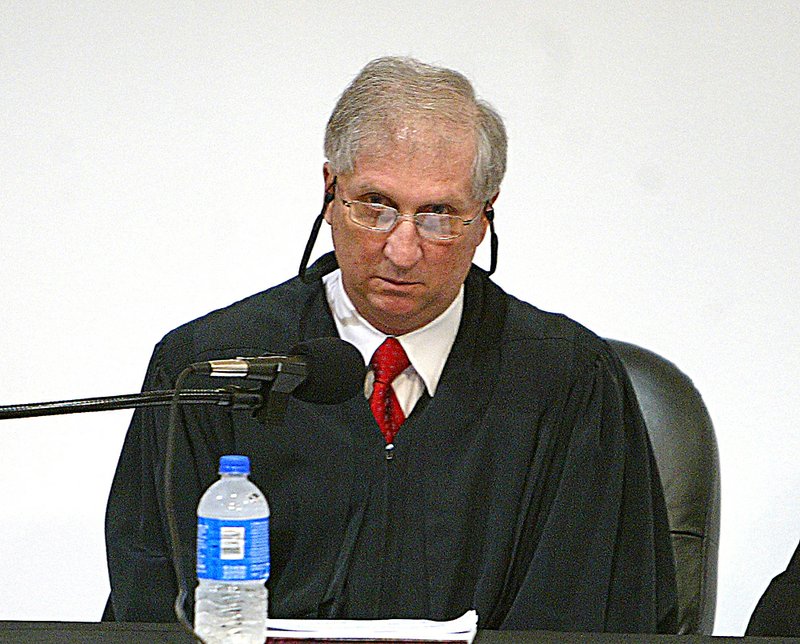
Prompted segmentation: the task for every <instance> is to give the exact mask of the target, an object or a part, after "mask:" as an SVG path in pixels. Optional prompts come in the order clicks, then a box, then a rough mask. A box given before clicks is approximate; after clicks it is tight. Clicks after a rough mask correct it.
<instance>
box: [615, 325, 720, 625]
mask: <svg viewBox="0 0 800 644" xmlns="http://www.w3.org/2000/svg"><path fill="white" fill-rule="evenodd" d="M608 342H609V344H610V345H611V346H612V347H613V349H614V350H615V351H616V353H617V355H618V356H619V357H620V359H621V360H622V363H623V364H624V365H625V369H626V371H627V372H628V375H629V377H630V379H631V382H632V383H633V388H634V390H635V391H636V397H637V398H638V400H639V406H640V407H641V409H642V414H643V416H644V420H645V424H646V425H647V432H648V434H649V436H650V442H651V443H652V445H653V452H654V454H655V459H656V463H657V465H658V471H659V474H660V475H661V482H662V484H663V486H664V496H665V497H666V502H667V514H668V520H669V528H670V533H671V536H672V547H673V550H674V553H675V568H676V571H675V572H676V577H677V584H678V629H679V630H678V632H679V633H682V634H686V633H702V634H706V635H710V634H711V632H712V630H713V628H714V611H715V609H716V596H717V556H718V550H719V523H720V475H719V453H718V450H717V440H716V436H715V434H714V427H713V425H712V423H711V417H710V416H709V414H708V410H707V409H706V407H705V405H704V404H703V399H702V397H701V396H700V393H699V392H698V391H697V389H695V387H694V385H693V384H692V381H691V380H690V379H689V378H688V376H686V374H684V373H683V372H682V371H681V370H680V369H678V368H677V367H676V366H675V365H674V364H672V363H671V362H669V361H668V360H665V359H664V358H662V357H661V356H659V355H657V354H655V353H653V352H652V351H648V350H646V349H642V348H641V347H637V346H636V345H633V344H628V343H627V342H620V341H618V340H609V341H608Z"/></svg>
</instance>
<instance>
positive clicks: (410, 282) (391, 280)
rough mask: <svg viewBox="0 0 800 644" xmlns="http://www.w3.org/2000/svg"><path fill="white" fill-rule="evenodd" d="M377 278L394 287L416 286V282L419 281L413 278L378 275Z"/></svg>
mask: <svg viewBox="0 0 800 644" xmlns="http://www.w3.org/2000/svg"><path fill="white" fill-rule="evenodd" d="M378 279H379V280H380V281H381V282H383V283H384V284H388V285H389V286H394V287H396V288H403V287H408V286H416V285H417V284H419V283H420V282H416V281H414V280H404V279H395V278H392V277H378Z"/></svg>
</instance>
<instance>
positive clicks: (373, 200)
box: [359, 193, 392, 208]
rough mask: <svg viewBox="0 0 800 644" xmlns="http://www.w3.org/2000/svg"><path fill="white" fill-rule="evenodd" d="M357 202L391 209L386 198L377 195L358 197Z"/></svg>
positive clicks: (390, 203) (389, 202)
mask: <svg viewBox="0 0 800 644" xmlns="http://www.w3.org/2000/svg"><path fill="white" fill-rule="evenodd" d="M359 201H362V202H364V203H367V204H370V205H372V206H383V207H384V208H391V207H392V202H391V200H390V199H389V198H388V197H384V196H383V195H382V194H379V193H370V194H366V195H364V196H362V197H359Z"/></svg>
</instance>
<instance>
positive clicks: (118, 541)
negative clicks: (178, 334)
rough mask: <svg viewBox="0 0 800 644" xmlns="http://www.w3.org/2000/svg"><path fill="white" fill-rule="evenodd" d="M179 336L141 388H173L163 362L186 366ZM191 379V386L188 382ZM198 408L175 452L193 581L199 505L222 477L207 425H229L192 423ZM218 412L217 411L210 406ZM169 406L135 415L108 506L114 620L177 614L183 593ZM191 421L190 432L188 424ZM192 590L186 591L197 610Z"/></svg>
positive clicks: (185, 552) (186, 564) (159, 354)
mask: <svg viewBox="0 0 800 644" xmlns="http://www.w3.org/2000/svg"><path fill="white" fill-rule="evenodd" d="M180 349H181V347H180V343H177V348H176V342H174V341H172V342H168V341H167V339H165V341H162V342H161V343H159V345H157V346H156V349H155V351H154V353H153V357H152V359H151V361H150V365H149V367H148V371H147V375H146V377H145V381H144V385H143V390H144V391H153V390H164V389H171V388H172V387H174V382H175V378H176V376H177V374H174V373H171V372H170V371H169V370H168V368H167V367H166V366H165V365H171V364H178V365H184V366H186V365H188V364H189V362H190V360H189V357H188V353H187V352H185V351H182V350H180ZM187 386H191V385H187ZM203 413H205V414H208V413H209V412H204V411H203V410H201V409H200V408H196V409H195V407H194V406H193V407H192V408H189V409H187V408H184V407H182V408H181V413H180V416H181V422H180V423H179V427H178V429H179V431H178V433H177V435H176V449H175V452H174V456H175V462H174V466H173V471H174V473H175V474H174V480H173V485H174V488H173V489H174V500H175V508H174V511H175V515H176V518H177V521H178V525H179V534H181V538H182V540H183V542H182V543H181V551H182V559H181V560H182V562H183V568H184V571H183V572H184V577H185V579H186V581H187V584H188V588H189V590H190V591H191V589H192V588H193V579H194V561H195V552H194V549H195V547H196V546H195V539H194V535H195V523H196V515H195V512H196V507H197V502H198V499H199V498H200V495H201V494H202V491H203V490H205V489H206V487H208V485H209V484H210V483H211V482H212V481H213V480H214V478H215V477H216V463H217V462H218V455H219V453H220V452H221V450H220V449H219V447H218V446H217V444H216V443H217V440H218V439H216V438H215V437H213V436H210V435H208V434H205V433H204V432H203V429H202V428H203V427H216V428H219V427H220V426H222V427H224V426H225V419H224V417H222V416H221V415H220V417H219V418H215V419H214V422H213V423H208V422H206V423H196V422H192V421H193V420H194V418H193V417H195V416H196V415H197V414H203ZM211 413H213V412H211ZM168 423H169V407H147V408H142V409H137V410H136V411H135V412H134V414H133V419H132V421H131V424H130V427H129V429H128V433H127V435H126V437H125V441H124V444H123V447H122V452H121V454H120V459H119V463H118V465H117V470H116V473H115V475H114V480H113V482H112V485H111V493H110V496H109V500H108V504H107V507H106V518H105V533H106V557H107V562H108V570H109V580H110V583H111V596H110V604H111V607H112V609H113V616H114V619H116V620H117V621H136V622H172V621H175V619H176V618H175V614H174V612H173V605H174V602H175V597H176V595H177V582H176V574H175V569H174V566H173V558H172V548H171V545H170V539H169V528H168V524H167V521H166V516H167V514H166V511H165V507H164V505H165V497H164V485H163V478H164V470H163V467H164V451H165V445H166V433H167V428H168ZM189 423H191V425H192V428H193V429H192V434H191V435H190V434H188V433H187V432H185V431H183V428H185V427H186V426H187V424H189ZM191 608H192V597H191V592H190V596H189V597H188V598H187V611H188V613H189V614H191Z"/></svg>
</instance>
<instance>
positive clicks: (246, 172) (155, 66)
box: [0, 0, 800, 635]
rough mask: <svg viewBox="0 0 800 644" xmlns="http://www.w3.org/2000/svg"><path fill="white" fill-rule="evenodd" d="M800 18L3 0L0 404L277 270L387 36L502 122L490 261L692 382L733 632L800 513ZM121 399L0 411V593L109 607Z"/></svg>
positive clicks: (556, 4) (673, 6)
mask: <svg viewBox="0 0 800 644" xmlns="http://www.w3.org/2000/svg"><path fill="white" fill-rule="evenodd" d="M799 27H800V5H798V3H796V2H794V1H793V0H787V1H783V2H781V1H778V0H774V1H767V2H757V1H756V0H752V1H743V0H740V1H734V0H728V1H725V0H717V1H715V2H707V1H705V0H704V1H691V0H685V1H680V2H679V1H667V2H665V1H664V0H657V1H641V2H633V3H632V2H623V1H621V0H617V1H611V2H603V3H601V2H591V1H582V2H570V1H564V0H550V1H542V2H523V1H511V0H506V1H496V2H494V3H485V2H475V1H472V0H460V1H459V2H454V1H451V2H445V1H440V0H406V1H405V2H403V3H386V4H384V3H379V2H367V1H363V2H362V1H357V0H345V1H340V2H337V3H325V2H311V1H295V2H282V3H279V2H273V1H263V2H238V1H235V2H234V1H230V2H211V1H207V2H168V3H164V2H161V1H144V0H136V1H134V2H117V1H114V2H54V1H50V2H46V1H39V2H37V1H33V0H24V1H23V0H19V1H14V0H5V1H4V2H2V3H1V4H0V151H1V154H0V222H1V223H2V241H0V243H1V244H2V252H0V297H1V298H2V299H1V304H2V306H0V404H11V403H20V402H32V401H42V400H58V399H67V398H79V397H88V396H100V395H112V394H121V393H131V392H134V391H137V390H138V389H139V387H140V384H141V381H142V378H143V375H144V370H145V367H146V364H147V361H148V358H149V356H150V352H151V350H152V347H153V345H154V344H155V342H157V341H158V340H159V339H160V338H161V336H162V335H163V334H164V333H166V332H167V331H168V330H170V329H171V328H173V327H175V326H177V325H178V324H180V323H182V322H185V321H187V320H189V319H192V318H195V317H197V316H199V315H202V314H204V313H205V312H207V311H209V310H211V309H213V308H217V307H219V306H223V305H225V304H228V303H229V302H231V301H233V300H236V299H239V298H241V297H244V296H245V295H248V294H250V293H252V292H255V291H258V290H261V289H263V288H265V287H267V286H270V285H273V284H275V283H277V282H279V281H283V280H284V279H286V278H289V277H290V276H292V275H293V274H294V273H295V272H296V269H297V265H298V263H299V259H300V255H301V253H302V250H303V244H304V242H305V238H306V236H307V234H308V231H309V229H310V226H311V222H312V220H313V218H314V216H315V215H316V214H317V212H318V210H319V207H320V204H321V199H322V194H323V191H322V172H321V165H322V162H323V157H322V136H323V129H324V126H325V122H326V120H327V117H328V114H329V112H330V109H331V108H332V106H333V104H334V102H335V100H336V98H337V96H338V94H339V92H340V91H341V90H342V89H343V88H344V86H345V85H346V84H347V82H348V81H349V80H350V79H351V78H352V77H353V76H354V75H355V74H356V72H357V71H358V70H359V69H360V68H361V67H362V66H363V65H364V64H365V63H366V62H367V61H368V60H369V59H371V58H373V57H375V56H378V55H384V54H410V55H414V56H417V57H420V58H422V59H423V60H426V61H428V62H433V63H439V64H444V65H448V66H452V67H455V68H457V69H459V70H461V71H462V72H464V73H465V74H467V75H468V76H469V77H470V78H471V79H472V80H473V81H474V83H475V85H476V87H477V89H478V92H479V93H480V94H481V95H482V96H483V97H484V98H487V99H488V100H490V101H491V102H492V103H493V104H494V105H495V106H496V107H497V108H498V110H499V111H500V112H501V113H502V114H503V116H504V117H505V119H506V123H507V127H508V131H509V136H510V158H509V171H508V175H507V178H506V181H505V183H504V185H503V189H502V192H501V195H500V198H499V200H498V201H497V203H496V212H497V220H496V221H497V230H498V234H499V236H500V265H499V270H498V272H497V274H496V277H497V281H498V282H499V283H500V284H501V285H502V286H503V287H504V288H506V289H507V290H509V291H511V292H513V293H514V294H516V295H518V296H520V297H522V298H523V299H526V300H528V301H530V302H532V303H534V304H536V305H537V306H539V307H541V308H544V309H548V310H557V311H561V312H564V313H567V314H569V315H570V316H572V317H574V318H576V319H578V320H579V321H581V322H583V323H584V324H586V325H587V326H589V327H590V328H592V329H594V330H595V331H596V332H598V333H599V334H601V335H604V336H606V337H614V338H618V339H623V340H627V341H629V342H634V343H637V344H640V345H642V346H645V347H647V348H649V349H651V350H654V351H656V352H658V353H661V354H662V355H664V356H666V357H668V358H669V359H671V360H672V361H674V362H675V363H676V364H677V365H678V366H679V367H680V368H682V369H683V370H684V371H685V372H686V373H687V374H689V375H690V377H692V379H693V380H694V382H695V384H696V386H697V387H698V388H699V389H700V391H701V392H702V393H703V396H704V398H705V401H706V404H707V406H708V408H709V410H710V413H711V416H712V418H713V420H714V423H715V426H716V430H717V434H718V440H719V446H720V454H721V461H722V477H723V478H722V481H723V483H722V499H723V500H722V509H723V518H722V543H721V549H720V563H719V590H718V609H717V625H716V633H718V634H729V635H737V634H741V633H743V631H744V628H745V625H746V623H747V620H748V618H749V615H750V612H751V611H752V608H753V606H754V604H755V602H756V600H757V599H758V597H759V596H760V594H761V593H762V591H763V590H764V588H765V586H766V584H767V583H768V582H769V580H770V579H771V578H772V576H774V575H775V574H777V573H778V572H780V571H782V570H783V568H784V567H785V566H786V563H787V562H788V559H789V556H790V554H791V553H792V551H793V550H794V547H795V545H796V544H797V542H798V539H800V471H798V468H797V462H798V454H799V453H800V450H799V448H800V437H798V432H797V428H798V426H800V398H799V397H798V394H797V385H798V383H800V351H798V346H800V324H798V320H797V318H798V316H800V296H798V286H797V285H798V282H800V264H799V262H798V240H800V223H798V214H799V213H798V201H800V189H798V180H797V177H798V176H800V145H798V141H800V35H798V34H800V29H799ZM326 231H327V227H326V228H325V229H324V230H323V235H324V237H325V238H327V232H326ZM326 247H327V246H326V244H320V245H319V247H318V250H319V251H320V252H321V251H322V250H324V249H325V248H326ZM487 261H488V250H487V249H486V248H481V249H480V250H479V256H478V263H482V264H483V265H484V266H485V265H486V264H487ZM129 418H130V412H104V413H99V414H81V415H75V416H63V417H60V418H45V419H32V420H14V421H2V423H1V424H0V489H1V490H2V503H0V525H2V526H3V528H2V530H0V556H1V557H2V570H3V574H2V579H3V582H2V584H0V619H24V620H86V621H92V620H97V619H99V617H100V613H101V610H102V607H103V604H104V602H105V598H106V595H107V592H108V582H107V579H106V569H105V558H104V557H105V552H104V545H103V513H104V509H105V501H106V497H107V494H108V489H109V485H110V482H111V477H112V475H113V471H114V468H115V465H116V460H117V457H118V454H119V449H120V447H121V444H122V440H123V436H124V434H125V431H126V428H127V423H128V421H129Z"/></svg>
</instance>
